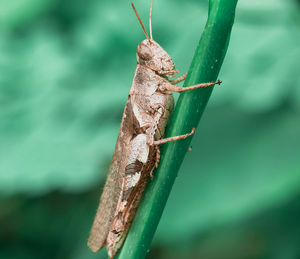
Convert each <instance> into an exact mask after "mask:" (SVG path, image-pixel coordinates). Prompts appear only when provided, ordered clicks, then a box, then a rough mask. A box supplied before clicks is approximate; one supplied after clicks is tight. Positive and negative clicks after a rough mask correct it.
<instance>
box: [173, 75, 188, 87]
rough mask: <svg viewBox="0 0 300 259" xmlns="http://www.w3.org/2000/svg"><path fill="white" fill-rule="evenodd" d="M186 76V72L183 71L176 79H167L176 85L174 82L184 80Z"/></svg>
mask: <svg viewBox="0 0 300 259" xmlns="http://www.w3.org/2000/svg"><path fill="white" fill-rule="evenodd" d="M186 76H187V73H185V74H184V75H182V76H179V77H177V78H176V79H173V80H169V82H170V83H171V84H172V85H176V84H178V83H180V82H182V81H184V80H185V78H186Z"/></svg>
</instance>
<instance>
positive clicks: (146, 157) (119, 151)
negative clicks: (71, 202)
mask: <svg viewBox="0 0 300 259" xmlns="http://www.w3.org/2000/svg"><path fill="white" fill-rule="evenodd" d="M131 5H132V7H133V10H134V12H135V13H136V16H137V18H138V20H139V22H140V24H141V26H142V29H143V31H144V33H145V36H146V39H145V40H144V41H142V42H141V43H140V44H139V45H138V47H137V63H138V64H137V67H136V71H135V75H134V78H133V83H132V86H131V89H130V92H129V95H128V100H127V103H126V106H125V110H124V113H123V118H122V122H121V128H120V132H119V136H118V140H117V144H116V147H115V152H114V154H113V158H112V162H111V165H110V168H109V172H108V176H107V180H106V183H105V186H104V190H103V193H102V195H101V199H100V204H99V207H98V210H97V214H96V217H95V220H94V223H93V226H92V230H91V233H90V236H89V240H88V246H89V247H90V249H91V250H92V251H93V252H97V251H99V250H100V249H101V248H102V247H103V246H104V245H106V246H107V250H108V255H109V257H110V258H113V257H114V256H115V254H116V253H117V251H118V250H119V249H120V247H121V246H122V245H123V243H124V240H125V238H126V236H127V233H128V231H129V228H130V225H131V222H132V220H133V218H134V216H135V214H136V211H137V208H138V205H139V203H140V200H141V198H142V195H143V192H144V190H145V187H146V184H147V182H148V180H149V179H150V178H152V177H153V170H154V169H155V168H156V167H157V166H158V163H159V159H160V151H159V145H161V144H164V143H166V142H170V141H175V140H179V139H184V138H187V137H189V136H191V135H192V134H194V131H195V129H192V131H191V132H190V133H188V134H184V135H179V136H175V137H170V138H163V136H164V133H165V129H166V125H167V123H168V120H169V118H170V115H171V113H172V111H173V106H174V100H173V96H172V93H171V92H172V91H173V92H183V91H188V90H192V89H196V88H201V87H208V86H212V85H215V84H220V83H221V81H218V82H216V83H205V84H198V85H193V86H190V87H185V88H183V87H180V86H176V85H175V84H176V83H178V82H180V81H183V80H184V79H185V77H186V74H185V75H183V76H181V77H178V78H177V79H175V80H169V78H168V77H174V73H178V71H177V70H175V66H174V63H173V61H172V59H171V57H170V56H169V55H168V53H167V52H166V51H164V49H163V48H162V47H161V46H160V45H159V44H158V43H157V42H155V41H154V40H153V38H152V28H151V13H152V1H151V7H150V16H149V27H150V38H149V36H148V34H147V32H146V30H145V28H144V25H143V23H142V21H141V19H140V17H139V15H138V13H137V11H136V9H135V7H134V5H133V4H132V3H131Z"/></svg>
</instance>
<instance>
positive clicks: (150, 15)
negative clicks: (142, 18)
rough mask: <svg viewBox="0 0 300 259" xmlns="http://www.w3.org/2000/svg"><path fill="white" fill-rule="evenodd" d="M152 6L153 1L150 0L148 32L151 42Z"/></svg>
mask: <svg viewBox="0 0 300 259" xmlns="http://www.w3.org/2000/svg"><path fill="white" fill-rule="evenodd" d="M152 6H153V0H151V5H150V14H149V30H150V38H151V40H153V37H152V23H151V17H152Z"/></svg>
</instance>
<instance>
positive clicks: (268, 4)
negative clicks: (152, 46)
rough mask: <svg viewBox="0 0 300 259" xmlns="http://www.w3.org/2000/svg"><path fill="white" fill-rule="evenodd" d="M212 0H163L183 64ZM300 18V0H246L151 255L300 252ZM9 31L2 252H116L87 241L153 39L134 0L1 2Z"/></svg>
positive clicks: (166, 32) (0, 38)
mask: <svg viewBox="0 0 300 259" xmlns="http://www.w3.org/2000/svg"><path fill="white" fill-rule="evenodd" d="M207 2H208V1H206V0H202V1H201V0H198V1H196V0H187V1H184V2H183V1H179V0H176V1H174V0H173V1H171V0H155V1H154V9H153V36H154V39H155V40H156V41H158V42H159V43H160V44H161V45H162V46H163V47H164V49H165V50H166V51H167V52H168V53H169V54H170V55H171V56H172V57H173V60H174V62H175V64H176V68H177V69H179V70H180V71H181V73H184V72H186V71H187V70H188V68H189V65H190V62H191V59H192V56H193V52H194V50H195V48H196V45H197V43H198V41H199V38H200V35H201V32H202V29H203V27H204V25H205V21H206V17H207V7H208V6H207V4H208V3H207ZM134 3H135V5H136V7H137V9H138V12H139V13H140V16H141V17H142V20H143V21H144V22H145V25H146V27H147V25H148V11H149V1H148V0H137V1H135V2H134ZM299 27H300V1H297V0H265V1H260V0H253V1H245V0H240V2H239V3H238V6H237V16H236V23H235V25H234V27H233V32H232V37H231V42H230V45H229V49H228V54H227V56H226V58H225V62H224V64H223V67H222V69H221V73H220V76H219V78H220V79H221V80H222V81H223V86H222V87H216V88H215V90H214V92H213V95H212V98H211V100H210V103H209V105H208V108H207V110H206V112H205V114H204V116H203V119H202V121H201V123H200V127H199V128H198V130H197V134H196V136H195V138H194V140H193V151H192V152H191V153H188V154H187V156H186V159H185V162H184V164H183V166H182V168H181V170H180V173H179V177H178V178H177V181H176V183H175V186H174V188H173V190H172V193H171V196H170V198H169V201H168V204H167V207H166V210H165V212H164V215H163V217H162V219H161V222H160V225H159V228H158V231H157V233H156V235H155V239H154V241H153V245H152V249H151V250H150V252H149V255H148V257H149V258H159V259H160V258H161V259H165V258H175V259H180V258H205V259H227V258H228V259H229V258H230V259H240V258H241V259H250V258H255V259H260V258H272V259H273V258H275V259H297V258H300V188H299V187H300V148H299V144H300V120H299V119H300V117H299V115H300V88H299V86H300V73H299V59H300V46H299V44H300V30H299ZM0 34H1V35H0V87H1V91H0V102H1V110H0V142H1V145H0V195H1V196H0V229H1V230H0V258H1V259H2V258H3V259H6V258H13V259H19V258H20V259H27V258H28V259H29V258H57V259H58V258H59V259H60V258H72V259H82V258H88V259H89V258H101V256H102V258H106V253H105V251H102V252H100V254H96V255H95V254H93V253H92V252H90V251H89V250H88V248H87V246H86V241H87V237H88V234H89V229H90V227H91V224H92V221H93V217H94V215H95V211H96V208H97V205H98V200H99V196H100V194H101V190H102V186H103V183H104V181H105V173H106V171H107V168H108V165H109V163H110V159H111V156H112V152H113V150H114V145H115V141H116V137H117V134H118V129H119V125H120V119H121V116H122V112H123V107H124V104H125V101H126V99H127V94H128V91H129V88H130V86H131V81H132V78H133V75H134V70H135V66H136V58H135V50H136V46H137V44H138V43H139V42H140V41H142V40H143V39H144V35H143V33H142V31H141V29H140V26H139V24H138V22H137V20H136V17H135V15H134V13H133V11H132V10H131V7H130V4H129V1H121V0H116V1H95V0H90V1H84V0H52V1H50V0H44V1H39V0H14V1H8V0H0ZM176 97H178V96H176Z"/></svg>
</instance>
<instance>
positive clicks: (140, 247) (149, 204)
mask: <svg viewBox="0 0 300 259" xmlns="http://www.w3.org/2000/svg"><path fill="white" fill-rule="evenodd" d="M236 4H237V0H210V1H209V13H208V20H207V23H206V26H205V29H204V32H203V34H202V37H201V39H200V42H199V44H198V47H197V49H196V52H195V55H194V58H193V61H192V64H191V67H190V70H189V73H188V76H187V79H186V80H185V84H184V86H188V85H194V84H198V83H202V82H212V81H216V79H217V77H218V74H219V71H220V68H221V65H222V63H223V59H224V57H225V54H226V51H227V46H228V42H229V38H230V33H231V28H232V25H233V21H234V16H235V7H236ZM212 90H213V87H209V88H203V89H198V90H192V91H188V92H184V93H182V94H181V95H180V97H179V99H178V102H177V104H176V108H175V111H174V114H173V116H172V118H171V121H170V124H169V126H168V129H167V136H176V135H180V134H184V133H188V132H190V131H191V129H192V128H196V127H197V125H198V123H199V121H200V119H201V116H202V114H203V111H204V109H205V107H206V104H207V102H208V99H209V97H210V95H211V92H212ZM196 134H197V130H196ZM191 140H192V137H189V138H188V139H186V140H180V141H174V142H171V143H168V144H165V145H163V147H162V158H161V161H160V164H159V168H158V170H156V172H154V179H153V181H151V182H150V183H149V186H148V188H147V191H146V193H145V196H144V198H143V200H142V202H141V205H140V208H139V209H138V212H137V214H136V217H135V219H134V222H133V224H132V226H131V229H130V232H129V234H128V236H127V239H126V241H125V244H124V246H123V248H122V249H121V252H120V254H119V257H118V258H119V259H127V258H131V259H141V258H145V256H146V253H147V251H148V250H149V249H150V245H151V242H152V238H153V236H154V233H155V231H156V228H157V225H158V223H159V220H160V218H161V215H162V213H163V210H164V207H165V205H166V202H167V199H168V197H169V194H170V191H171V189H172V186H173V184H174V181H175V178H176V176H177V173H178V170H179V168H180V165H181V163H182V161H183V159H184V156H185V154H186V151H187V149H188V147H189V145H190V142H191ZM179 209H180V208H179Z"/></svg>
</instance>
